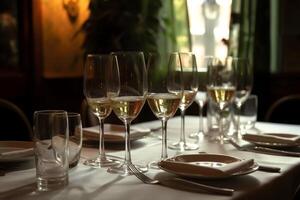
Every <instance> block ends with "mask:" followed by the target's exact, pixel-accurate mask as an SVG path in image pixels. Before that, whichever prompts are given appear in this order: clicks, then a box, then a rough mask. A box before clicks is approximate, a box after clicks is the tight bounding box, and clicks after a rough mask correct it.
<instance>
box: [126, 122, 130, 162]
mask: <svg viewBox="0 0 300 200" xmlns="http://www.w3.org/2000/svg"><path fill="white" fill-rule="evenodd" d="M125 130H126V133H125V160H124V163H125V164H127V165H129V164H131V154H130V122H128V121H125Z"/></svg>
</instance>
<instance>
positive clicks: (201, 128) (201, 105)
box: [198, 102, 204, 134]
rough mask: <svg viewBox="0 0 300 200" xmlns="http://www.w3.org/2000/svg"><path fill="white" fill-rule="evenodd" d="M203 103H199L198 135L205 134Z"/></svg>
mask: <svg viewBox="0 0 300 200" xmlns="http://www.w3.org/2000/svg"><path fill="white" fill-rule="evenodd" d="M203 132H204V129H203V103H201V102H199V129H198V134H203Z"/></svg>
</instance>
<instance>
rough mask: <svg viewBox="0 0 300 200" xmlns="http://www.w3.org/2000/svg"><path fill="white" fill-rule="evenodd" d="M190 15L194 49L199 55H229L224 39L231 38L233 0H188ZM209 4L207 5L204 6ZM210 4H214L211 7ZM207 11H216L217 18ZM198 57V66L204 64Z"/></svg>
mask: <svg viewBox="0 0 300 200" xmlns="http://www.w3.org/2000/svg"><path fill="white" fill-rule="evenodd" d="M187 2H188V9H189V17H190V19H189V20H190V33H191V38H192V51H193V52H195V53H196V54H197V56H198V57H199V56H200V57H204V56H208V55H209V56H220V57H222V58H224V57H226V56H227V53H228V47H227V46H226V45H225V44H224V43H223V42H222V39H228V38H229V23H230V12H231V3H232V1H231V0H226V1H225V0H216V1H215V4H210V3H208V2H207V1H206V0H188V1H187ZM204 4H205V6H208V7H205V6H204ZM210 5H213V6H211V7H209V6H210ZM204 7H205V9H207V10H206V11H210V12H212V11H213V12H216V13H217V14H216V15H215V18H210V17H209V16H206V15H205V12H204ZM201 60H203V59H198V60H197V62H198V66H201V65H202V62H201Z"/></svg>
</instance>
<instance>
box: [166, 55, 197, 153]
mask: <svg viewBox="0 0 300 200" xmlns="http://www.w3.org/2000/svg"><path fill="white" fill-rule="evenodd" d="M178 54H179V61H180V65H181V68H182V83H183V95H182V98H181V101H180V104H179V109H180V111H181V131H180V140H179V142H177V143H173V144H171V145H169V148H170V149H175V150H179V151H181V152H182V151H185V150H196V149H198V148H199V146H198V144H192V143H187V142H186V140H185V121H184V120H185V119H184V117H185V110H186V109H187V108H188V107H189V106H190V105H191V104H192V103H193V101H194V98H195V96H196V93H197V90H198V77H197V64H196V57H195V54H193V53H191V52H179V53H178ZM174 63H175V62H174Z"/></svg>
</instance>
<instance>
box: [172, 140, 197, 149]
mask: <svg viewBox="0 0 300 200" xmlns="http://www.w3.org/2000/svg"><path fill="white" fill-rule="evenodd" d="M168 147H169V149H173V150H179V151H192V150H197V149H199V145H198V144H192V143H186V142H177V143H173V144H171V145H169V146H168Z"/></svg>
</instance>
